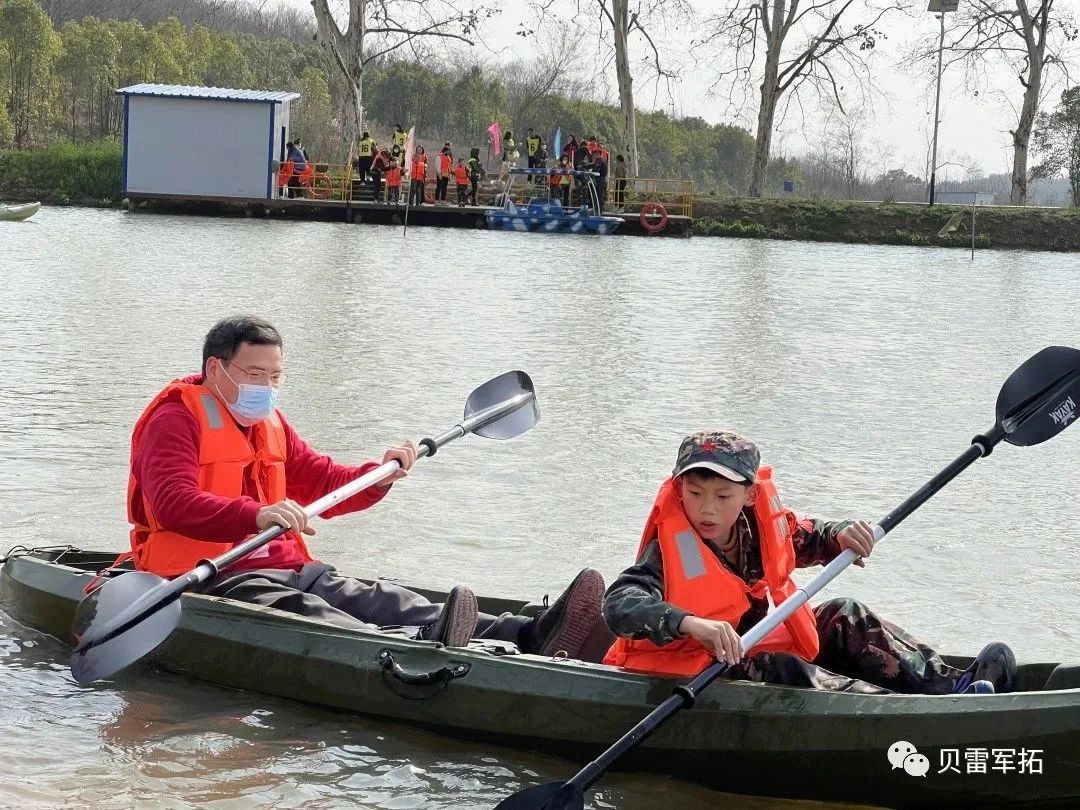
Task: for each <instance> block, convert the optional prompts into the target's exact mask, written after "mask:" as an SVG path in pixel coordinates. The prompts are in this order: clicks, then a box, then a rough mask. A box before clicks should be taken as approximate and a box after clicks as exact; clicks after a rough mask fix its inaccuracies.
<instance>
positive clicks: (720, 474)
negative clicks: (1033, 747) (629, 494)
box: [604, 431, 1016, 694]
mask: <svg viewBox="0 0 1080 810" xmlns="http://www.w3.org/2000/svg"><path fill="white" fill-rule="evenodd" d="M760 461H761V457H760V454H759V452H758V449H757V447H756V446H755V445H754V444H753V443H752V442H750V441H749V440H747V439H745V438H743V437H741V436H738V435H737V434H734V433H731V432H726V431H724V432H716V433H697V434H695V435H693V436H688V437H687V438H686V439H685V440H684V441H683V443H682V445H681V447H680V448H679V455H678V460H677V461H676V463H675V469H674V470H673V472H672V477H671V478H669V479H667V481H665V482H664V485H663V486H662V487H661V489H660V493H659V495H658V496H657V499H656V503H655V504H654V505H653V509H652V513H651V514H650V516H649V520H648V522H647V524H646V527H645V532H644V533H643V534H642V538H641V545H640V547H639V549H638V555H637V562H636V564H635V565H633V566H632V567H630V568H628V569H626V570H625V571H623V573H622V574H621V575H620V576H619V578H618V579H617V580H616V581H615V582H614V584H612V586H611V587H610V588H609V589H608V592H607V594H606V596H605V599H604V618H605V619H606V620H607V623H608V626H609V627H610V628H611V630H612V631H613V632H614V633H615V634H616V636H618V638H617V639H616V641H615V644H614V645H613V646H612V647H611V649H610V650H608V654H607V656H606V657H605V658H604V662H605V663H608V664H613V665H615V666H622V667H626V668H628V669H633V670H635V671H641V672H649V673H658V674H666V675H674V676H679V677H683V678H688V677H692V676H693V675H696V674H697V673H698V672H700V671H701V670H703V669H705V668H706V667H707V666H709V665H710V664H711V663H713V662H714V661H715V660H716V659H718V658H719V659H722V660H724V661H726V662H727V663H729V664H731V665H732V666H731V667H730V668H729V669H728V670H727V672H726V673H725V676H726V677H729V678H735V679H743V680H752V681H759V682H765V683H775V684H783V685H787V686H802V687H811V688H816V689H828V690H833V691H843V692H863V693H887V692H906V693H919V694H950V693H956V692H976V693H988V692H994V691H997V692H1008V691H1012V689H1013V687H1014V681H1015V677H1016V661H1015V659H1014V657H1013V654H1012V651H1011V650H1010V649H1009V648H1008V647H1007V646H1005V645H1004V644H1000V643H994V644H990V645H988V646H986V647H985V648H983V650H982V652H981V653H979V655H978V656H977V657H976V659H975V661H974V663H973V664H972V665H971V666H970V667H968V669H966V670H961V669H956V668H954V667H951V666H949V665H947V664H946V663H945V662H944V661H942V659H941V657H940V656H939V655H938V654H937V653H935V652H934V651H933V650H932V649H930V648H929V647H927V646H926V645H924V644H920V643H919V642H918V641H916V640H915V639H914V638H912V637H911V636H910V635H908V634H907V633H905V632H904V631H903V630H901V629H900V628H898V627H896V626H895V625H893V624H890V623H889V622H887V621H885V620H883V619H881V618H879V617H878V616H877V615H876V614H874V613H873V612H871V611H870V610H869V608H867V607H866V606H865V605H863V604H861V603H859V602H856V601H855V600H853V599H833V600H831V601H828V602H825V603H824V604H821V605H818V606H817V607H816V608H813V609H811V608H810V607H809V605H803V606H802V607H801V608H799V609H798V610H797V611H796V612H795V613H794V614H793V615H792V616H791V617H789V618H788V619H787V620H786V621H784V622H783V623H781V625H780V626H779V627H777V628H776V629H775V630H774V631H773V632H772V633H770V634H769V635H768V636H766V637H765V639H764V640H763V641H762V642H761V643H760V644H759V645H758V646H757V647H755V648H754V649H753V650H750V651H749V654H747V651H745V650H743V649H742V646H741V642H740V636H742V635H745V634H746V633H747V632H748V631H749V630H750V629H751V628H752V627H753V626H754V625H756V624H757V623H758V622H759V621H761V619H763V618H764V617H765V615H766V614H767V613H768V612H769V611H770V609H771V607H772V606H773V605H776V604H780V603H782V602H783V601H784V599H786V598H788V597H790V596H792V595H793V594H794V593H795V592H796V586H795V584H794V583H793V582H792V580H791V572H792V570H793V569H794V568H806V567H810V566H813V565H823V564H826V563H828V562H830V561H831V560H832V559H833V558H835V557H836V556H837V555H839V554H840V553H841V552H842V551H843V550H844V549H847V548H850V549H852V550H854V551H855V552H856V553H857V554H858V555H859V557H860V559H859V560H857V562H856V564H858V565H862V564H863V560H862V558H864V557H866V556H868V555H869V554H870V552H871V550H872V549H873V546H874V537H873V529H872V528H871V526H870V525H869V524H868V523H866V522H864V521H844V522H840V523H826V522H824V521H819V520H811V519H809V518H803V519H801V520H800V519H798V518H796V517H795V514H794V513H793V512H792V511H791V510H789V509H786V508H784V507H783V506H782V505H781V502H780V497H779V494H778V493H777V491H776V488H775V486H774V485H773V482H772V471H771V470H770V469H769V468H768V467H762V466H761V465H760Z"/></svg>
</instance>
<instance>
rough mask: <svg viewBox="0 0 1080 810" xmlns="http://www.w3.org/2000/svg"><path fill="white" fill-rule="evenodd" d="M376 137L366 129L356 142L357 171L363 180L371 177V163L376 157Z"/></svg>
mask: <svg viewBox="0 0 1080 810" xmlns="http://www.w3.org/2000/svg"><path fill="white" fill-rule="evenodd" d="M375 146H376V144H375V139H374V138H372V137H371V136H370V135H368V133H367V132H366V131H365V132H364V134H363V135H361V136H360V140H359V141H357V143H356V171H357V172H358V173H359V175H360V179H361V180H364V181H366V180H368V179H370V177H369V175H370V172H371V164H372V162H373V161H374V159H375Z"/></svg>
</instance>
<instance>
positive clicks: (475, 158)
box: [469, 149, 487, 205]
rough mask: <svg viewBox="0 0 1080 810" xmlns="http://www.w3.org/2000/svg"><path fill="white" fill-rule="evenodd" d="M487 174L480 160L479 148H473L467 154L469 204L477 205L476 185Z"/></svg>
mask: <svg viewBox="0 0 1080 810" xmlns="http://www.w3.org/2000/svg"><path fill="white" fill-rule="evenodd" d="M486 175H487V172H486V171H485V170H484V165H483V164H482V163H481V162H480V150H479V149H473V150H472V153H471V154H470V155H469V200H470V203H469V204H470V205H478V204H479V203H477V202H476V187H477V186H478V185H479V183H480V180H481V179H482V178H483V177H484V176H486Z"/></svg>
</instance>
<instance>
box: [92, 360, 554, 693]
mask: <svg viewBox="0 0 1080 810" xmlns="http://www.w3.org/2000/svg"><path fill="white" fill-rule="evenodd" d="M539 419H540V411H539V408H538V407H537V404H536V392H535V390H534V388H533V383H532V380H531V379H530V378H529V375H528V374H526V373H525V372H524V371H509V372H507V373H506V374H502V375H500V376H498V377H495V378H494V379H491V380H488V381H487V382H486V383H484V384H483V385H481V386H480V387H479V388H477V389H476V390H475V391H473V392H472V393H471V394H469V398H468V400H467V401H466V402H465V416H464V418H463V419H462V421H460V422H458V423H457V424H456V425H454V426H453V427H452V428H450V429H449V430H447V431H445V432H444V433H441V434H439V435H438V436H436V437H435V438H433V439H423V440H422V441H421V442H420V450H419V452H418V453H417V459H421V458H423V457H424V456H433V455H435V452H436V451H437V450H438V449H439V448H440V447H442V446H443V445H444V444H447V443H448V442H451V441H453V440H454V439H457V438H460V437H461V436H465V435H467V434H469V433H475V434H476V435H477V436H483V437H485V438H488V439H512V438H513V437H514V436H517V435H519V434H521V433H524V432H525V431H527V430H529V429H530V428H531V427H532V426H533V425H535V424H536V423H537V421H538V420H539ZM400 466H401V465H400V464H398V462H396V461H388V462H386V463H385V464H381V465H379V466H378V467H376V468H375V469H373V470H371V471H370V472H367V473H365V474H364V475H361V476H360V477H359V478H356V479H355V480H353V481H350V482H349V483H348V484H345V485H344V486H343V487H341V488H339V489H336V490H334V491H333V492H331V493H329V494H328V495H324V496H323V497H322V498H320V499H319V500H317V501H315V502H314V503H312V504H309V505H308V506H307V507H306V508H305V509H304V514H305V515H307V518H308V519H309V520H310V519H311V518H313V517H315V516H316V515H319V514H322V513H323V512H325V511H326V510H327V509H329V508H330V507H331V506H333V505H334V504H337V503H340V502H341V501H343V500H345V499H346V498H350V497H352V496H353V495H355V494H356V493H358V492H360V491H362V490H365V489H367V488H368V487H370V486H372V485H373V484H377V483H379V482H380V481H382V480H383V479H384V478H387V477H388V476H390V475H392V474H393V473H394V472H396V471H397V470H398V469H399V468H400ZM285 531H286V529H285V528H284V527H282V526H271V527H270V528H268V529H266V530H264V531H262V532H260V533H259V534H257V535H255V536H254V537H252V538H250V539H248V540H245V541H244V542H242V543H238V544H237V545H236V546H235V547H233V548H232V549H230V550H229V551H227V552H225V553H224V554H222V555H221V556H220V557H216V558H214V559H212V560H203V561H202V562H200V563H199V564H198V565H197V566H196V567H195V568H194V569H193V570H191V571H189V572H188V573H186V574H184V575H183V576H179V577H176V578H175V579H173V580H166V579H163V578H161V577H159V576H157V575H156V574H151V573H149V572H147V571H131V572H127V573H123V574H121V575H119V576H117V577H114V578H111V579H107V580H105V583H104V584H103V585H102V586H101V587H100V588H98V589H96V590H95V591H93V592H92V593H91V594H90V595H88V596H87V597H85V598H84V599H83V600H82V601H81V602H80V603H79V606H78V608H77V609H76V613H75V627H74V634H75V638H76V641H77V646H76V647H75V652H74V653H73V654H72V656H71V674H72V675H74V676H75V680H76V681H78V682H79V683H90V682H91V681H96V680H99V679H101V678H108V677H109V676H110V675H113V674H115V673H116V672H119V671H120V670H121V669H123V668H124V667H126V666H128V665H130V664H133V663H134V662H135V661H138V660H139V659H140V658H142V657H143V656H144V655H147V654H148V653H149V652H150V651H151V650H153V649H154V648H155V647H157V646H158V645H159V644H161V642H163V641H164V640H165V639H166V638H168V637H169V634H171V633H172V631H173V630H175V629H176V626H177V625H178V624H179V623H180V595H181V594H182V593H183V592H184V591H186V590H188V589H190V588H192V587H194V586H195V585H198V584H199V583H200V582H205V581H206V580H208V579H210V577H212V576H214V575H215V574H217V573H218V571H220V570H222V569H223V568H225V567H227V566H229V565H232V564H233V563H235V562H236V561H237V560H239V559H241V558H242V557H246V556H247V555H248V554H250V553H251V552H253V551H255V550H256V549H258V548H261V547H262V546H264V545H266V544H267V543H269V542H270V541H271V540H273V539H274V538H275V537H278V536H280V535H281V534H283V533H284V532H285Z"/></svg>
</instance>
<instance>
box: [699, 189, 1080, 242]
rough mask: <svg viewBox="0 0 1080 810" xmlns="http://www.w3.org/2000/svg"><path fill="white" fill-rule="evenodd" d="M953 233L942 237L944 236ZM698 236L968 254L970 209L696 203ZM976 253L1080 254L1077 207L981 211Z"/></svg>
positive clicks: (737, 199)
mask: <svg viewBox="0 0 1080 810" xmlns="http://www.w3.org/2000/svg"><path fill="white" fill-rule="evenodd" d="M944 229H948V230H947V231H946V233H945V235H944V236H943V235H941V233H942V231H943V230H944ZM694 235H695V236H735V237H746V238H752V239H803V240H808V241H813V242H848V243H854V244H877V245H882V244H883V245H926V246H937V247H959V248H967V249H970V248H971V207H970V206H961V205H934V206H928V205H923V204H921V203H878V202H857V201H834V200H775V199H764V200H755V199H749V198H744V197H731V198H727V199H698V200H695V201H694ZM975 247H976V248H1023V249H1026V250H1054V251H1080V209H1078V208H1013V207H1006V206H978V207H977V208H976V209H975Z"/></svg>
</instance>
